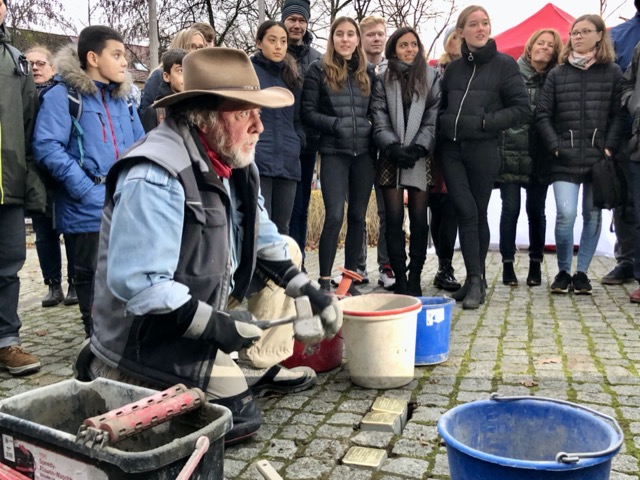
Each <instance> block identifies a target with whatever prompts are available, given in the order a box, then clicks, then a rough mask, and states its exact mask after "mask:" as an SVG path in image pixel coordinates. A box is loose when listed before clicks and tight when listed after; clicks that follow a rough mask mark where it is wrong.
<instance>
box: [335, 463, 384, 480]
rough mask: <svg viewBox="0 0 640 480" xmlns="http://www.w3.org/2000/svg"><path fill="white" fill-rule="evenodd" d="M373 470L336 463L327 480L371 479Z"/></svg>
mask: <svg viewBox="0 0 640 480" xmlns="http://www.w3.org/2000/svg"><path fill="white" fill-rule="evenodd" d="M372 477H373V472H371V471H369V470H366V469H363V468H355V467H350V466H347V465H338V466H337V467H336V468H335V469H334V470H333V472H331V476H330V477H329V480H371V478H372Z"/></svg>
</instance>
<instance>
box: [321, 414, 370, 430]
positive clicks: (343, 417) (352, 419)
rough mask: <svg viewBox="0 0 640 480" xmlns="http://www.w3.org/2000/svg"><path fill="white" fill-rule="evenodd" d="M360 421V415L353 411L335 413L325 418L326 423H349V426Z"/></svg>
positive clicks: (353, 425)
mask: <svg viewBox="0 0 640 480" xmlns="http://www.w3.org/2000/svg"><path fill="white" fill-rule="evenodd" d="M361 421H362V415H358V414H355V413H335V414H333V415H332V416H331V418H329V420H327V423H329V424H332V425H349V426H351V427H357V426H358V425H360V422H361Z"/></svg>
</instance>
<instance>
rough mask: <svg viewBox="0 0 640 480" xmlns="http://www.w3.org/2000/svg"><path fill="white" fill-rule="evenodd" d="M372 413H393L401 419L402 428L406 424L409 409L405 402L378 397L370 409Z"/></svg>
mask: <svg viewBox="0 0 640 480" xmlns="http://www.w3.org/2000/svg"><path fill="white" fill-rule="evenodd" d="M371 411H372V412H380V413H395V414H396V415H400V417H401V418H402V428H404V426H405V425H406V424H407V414H408V413H409V407H408V404H407V402H405V401H404V400H400V399H399V398H389V397H378V398H376V401H375V402H373V406H372V407H371Z"/></svg>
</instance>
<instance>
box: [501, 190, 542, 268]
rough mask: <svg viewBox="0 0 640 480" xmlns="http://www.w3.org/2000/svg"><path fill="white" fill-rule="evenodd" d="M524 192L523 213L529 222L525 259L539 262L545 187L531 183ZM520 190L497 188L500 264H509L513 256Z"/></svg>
mask: <svg viewBox="0 0 640 480" xmlns="http://www.w3.org/2000/svg"><path fill="white" fill-rule="evenodd" d="M524 188H525V190H526V192H527V200H526V210H527V218H528V219H529V259H530V260H531V261H534V262H541V261H542V255H543V251H544V237H545V232H546V229H547V217H546V216H545V213H544V208H545V203H546V200H547V189H548V185H542V184H541V183H539V182H532V183H531V184H529V185H527V186H525V187H524ZM521 193H522V189H521V186H520V184H519V183H503V184H501V185H500V198H501V199H502V213H501V214H500V254H501V255H502V261H503V262H513V261H514V260H515V255H516V230H517V228H518V217H519V216H520V202H521Z"/></svg>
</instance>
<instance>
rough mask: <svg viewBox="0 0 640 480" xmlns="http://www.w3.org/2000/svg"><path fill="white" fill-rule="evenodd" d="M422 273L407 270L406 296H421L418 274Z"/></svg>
mask: <svg viewBox="0 0 640 480" xmlns="http://www.w3.org/2000/svg"><path fill="white" fill-rule="evenodd" d="M421 273H422V272H418V271H411V270H409V282H408V283H407V295H411V296H412V297H421V296H422V286H421V283H422V282H421V279H420V274H421Z"/></svg>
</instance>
